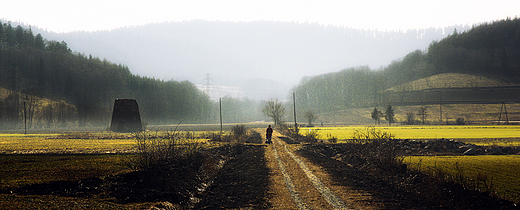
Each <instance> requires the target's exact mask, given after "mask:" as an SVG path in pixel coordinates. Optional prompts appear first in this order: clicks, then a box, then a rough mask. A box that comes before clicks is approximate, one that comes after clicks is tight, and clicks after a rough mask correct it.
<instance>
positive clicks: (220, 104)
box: [218, 98, 222, 134]
mask: <svg viewBox="0 0 520 210" xmlns="http://www.w3.org/2000/svg"><path fill="white" fill-rule="evenodd" d="M218 103H219V110H220V134H222V98H219V99H218Z"/></svg>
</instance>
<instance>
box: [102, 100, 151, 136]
mask: <svg viewBox="0 0 520 210" xmlns="http://www.w3.org/2000/svg"><path fill="white" fill-rule="evenodd" d="M110 130H111V131H114V132H134V131H142V130H143V124H142V123H141V116H140V115H139V106H138V105H137V101H136V100H135V99H116V101H115V102H114V111H113V112H112V122H111V123H110Z"/></svg>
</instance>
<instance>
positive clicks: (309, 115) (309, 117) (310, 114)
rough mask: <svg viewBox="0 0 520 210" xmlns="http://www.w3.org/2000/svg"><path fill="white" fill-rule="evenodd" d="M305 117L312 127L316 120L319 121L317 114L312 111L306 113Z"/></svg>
mask: <svg viewBox="0 0 520 210" xmlns="http://www.w3.org/2000/svg"><path fill="white" fill-rule="evenodd" d="M303 117H305V119H307V122H308V123H309V126H312V122H313V121H314V120H316V119H318V116H317V115H316V114H314V112H313V111H311V110H308V111H306V112H305V114H303Z"/></svg>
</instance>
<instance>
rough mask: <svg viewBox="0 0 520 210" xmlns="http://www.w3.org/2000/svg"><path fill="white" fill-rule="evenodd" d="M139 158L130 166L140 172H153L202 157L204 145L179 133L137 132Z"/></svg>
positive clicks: (189, 135)
mask: <svg viewBox="0 0 520 210" xmlns="http://www.w3.org/2000/svg"><path fill="white" fill-rule="evenodd" d="M135 136H136V140H137V157H136V158H135V159H133V160H132V161H131V162H130V166H131V167H132V168H134V169H138V170H151V169H154V168H161V167H164V166H168V165H171V164H173V163H175V162H177V161H179V160H183V159H186V158H190V157H194V156H200V152H201V149H202V144H201V143H199V142H197V141H195V140H194V139H193V138H190V139H186V138H182V137H193V136H192V134H184V135H181V134H180V133H179V132H174V131H172V132H165V133H159V132H149V131H143V132H136V133H135Z"/></svg>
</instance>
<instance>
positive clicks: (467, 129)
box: [300, 125, 520, 146]
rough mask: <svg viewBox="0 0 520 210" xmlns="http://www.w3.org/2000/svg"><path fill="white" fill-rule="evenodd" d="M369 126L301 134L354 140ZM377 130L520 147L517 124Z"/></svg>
mask: <svg viewBox="0 0 520 210" xmlns="http://www.w3.org/2000/svg"><path fill="white" fill-rule="evenodd" d="M365 128H366V126H347V127H313V128H308V129H307V128H302V129H301V130H300V133H301V134H304V133H305V132H309V130H312V131H314V130H315V131H317V132H318V135H319V136H320V137H321V138H326V137H336V138H337V139H339V141H338V142H339V143H341V142H342V139H351V138H352V136H353V134H354V133H355V132H356V130H364V129H365ZM375 128H377V129H378V130H383V131H387V132H390V133H392V134H393V135H394V136H395V138H399V139H440V138H446V139H457V140H460V141H464V142H466V143H473V144H477V145H496V146H520V126H518V125H500V126H497V125H479V126H477V125H475V126H473V125H470V126H447V125H430V126H375Z"/></svg>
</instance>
